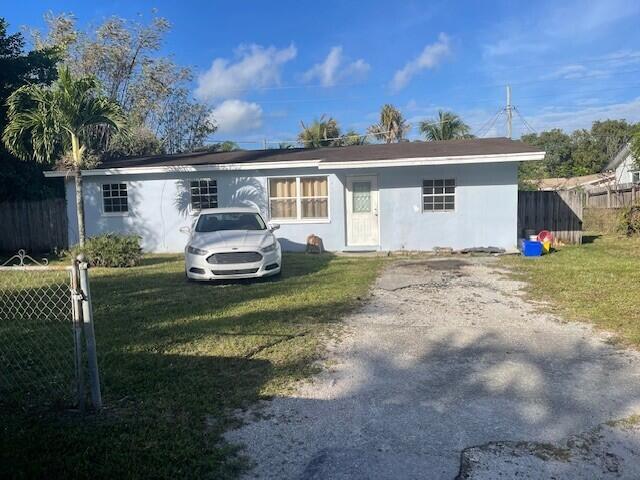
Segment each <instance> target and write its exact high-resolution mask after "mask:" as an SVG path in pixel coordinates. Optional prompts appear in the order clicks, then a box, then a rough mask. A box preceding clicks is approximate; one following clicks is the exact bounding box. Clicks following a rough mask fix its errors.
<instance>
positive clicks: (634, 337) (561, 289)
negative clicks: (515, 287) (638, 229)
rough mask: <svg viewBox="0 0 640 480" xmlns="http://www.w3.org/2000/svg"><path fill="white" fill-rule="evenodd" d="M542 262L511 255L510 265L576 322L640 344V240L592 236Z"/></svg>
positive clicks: (537, 294)
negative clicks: (582, 321)
mask: <svg viewBox="0 0 640 480" xmlns="http://www.w3.org/2000/svg"><path fill="white" fill-rule="evenodd" d="M588 241H589V243H585V244H583V245H580V246H567V247H563V248H561V249H560V250H558V251H556V252H555V253H553V254H552V255H546V256H543V257H542V258H536V259H532V258H524V257H510V258H505V259H504V260H503V261H504V264H505V265H506V266H508V267H510V268H512V269H513V270H514V271H515V272H516V275H517V276H518V277H519V278H521V279H524V280H526V281H527V283H528V287H527V291H528V293H529V294H530V295H531V296H532V297H533V298H534V299H538V300H543V301H548V302H550V303H551V304H552V305H553V306H555V307H556V308H557V309H558V310H559V311H560V312H561V313H563V314H564V315H566V316H568V317H569V318H571V319H574V320H586V321H590V322H592V323H594V324H595V325H596V326H598V327H600V328H603V329H606V330H608V331H611V332H614V333H616V334H617V335H618V336H619V338H620V339H621V340H622V341H623V342H625V343H628V344H631V345H634V346H635V347H638V346H640V309H638V298H640V268H638V265H640V239H638V238H626V237H617V236H594V237H588Z"/></svg>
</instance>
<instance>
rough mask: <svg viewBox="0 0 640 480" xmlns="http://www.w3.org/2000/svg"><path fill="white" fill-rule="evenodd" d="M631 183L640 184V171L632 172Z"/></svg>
mask: <svg viewBox="0 0 640 480" xmlns="http://www.w3.org/2000/svg"><path fill="white" fill-rule="evenodd" d="M631 182H632V183H640V171H637V172H631Z"/></svg>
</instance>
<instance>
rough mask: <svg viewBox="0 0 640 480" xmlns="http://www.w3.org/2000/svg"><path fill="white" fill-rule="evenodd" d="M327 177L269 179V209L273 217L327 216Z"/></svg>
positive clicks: (295, 218)
mask: <svg viewBox="0 0 640 480" xmlns="http://www.w3.org/2000/svg"><path fill="white" fill-rule="evenodd" d="M328 183H329V182H328V179H327V177H287V178H271V179H269V209H270V213H271V218H274V219H284V220H287V219H291V220H300V219H318V218H328V217H329V187H328Z"/></svg>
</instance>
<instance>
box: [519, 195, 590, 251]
mask: <svg viewBox="0 0 640 480" xmlns="http://www.w3.org/2000/svg"><path fill="white" fill-rule="evenodd" d="M583 201H584V195H583V194H582V193H581V192H575V191H555V192H546V191H544V192H538V191H532V192H528V191H521V192H518V233H519V235H520V236H521V237H525V235H526V233H525V232H526V231H527V230H533V231H535V232H536V233H538V232H539V231H540V230H549V231H550V232H552V233H553V235H554V237H555V238H556V239H557V240H559V241H561V242H563V243H582V211H583Z"/></svg>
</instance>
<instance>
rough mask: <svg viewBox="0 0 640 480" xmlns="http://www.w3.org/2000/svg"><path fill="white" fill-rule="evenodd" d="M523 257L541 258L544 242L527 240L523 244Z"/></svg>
mask: <svg viewBox="0 0 640 480" xmlns="http://www.w3.org/2000/svg"><path fill="white" fill-rule="evenodd" d="M522 255H524V256H525V257H539V256H540V255H542V242H534V241H532V240H525V241H523V242H522Z"/></svg>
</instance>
